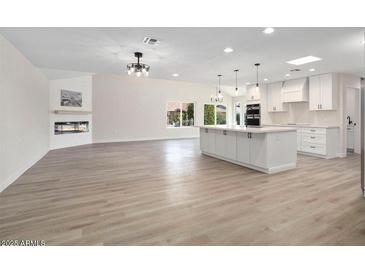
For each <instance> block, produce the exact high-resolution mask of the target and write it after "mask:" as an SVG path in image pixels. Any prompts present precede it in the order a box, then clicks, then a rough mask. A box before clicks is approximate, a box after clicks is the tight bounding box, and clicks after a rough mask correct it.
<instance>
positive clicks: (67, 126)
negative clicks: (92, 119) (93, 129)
mask: <svg viewBox="0 0 365 274" xmlns="http://www.w3.org/2000/svg"><path fill="white" fill-rule="evenodd" d="M85 132H89V122H88V121H82V122H55V124H54V134H55V135H61V134H73V133H85Z"/></svg>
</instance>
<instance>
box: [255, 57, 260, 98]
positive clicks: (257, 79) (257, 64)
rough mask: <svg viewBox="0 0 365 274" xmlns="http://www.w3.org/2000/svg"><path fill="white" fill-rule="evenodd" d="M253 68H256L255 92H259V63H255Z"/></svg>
mask: <svg viewBox="0 0 365 274" xmlns="http://www.w3.org/2000/svg"><path fill="white" fill-rule="evenodd" d="M255 66H256V92H259V91H260V87H259V66H260V63H256V64H255Z"/></svg>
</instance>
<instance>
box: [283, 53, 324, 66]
mask: <svg viewBox="0 0 365 274" xmlns="http://www.w3.org/2000/svg"><path fill="white" fill-rule="evenodd" d="M321 60H322V58H319V57H316V56H311V55H309V56H306V57H302V58H298V59H294V60H291V61H287V63H288V64H291V65H296V66H300V65H304V64H308V63H312V62H316V61H321Z"/></svg>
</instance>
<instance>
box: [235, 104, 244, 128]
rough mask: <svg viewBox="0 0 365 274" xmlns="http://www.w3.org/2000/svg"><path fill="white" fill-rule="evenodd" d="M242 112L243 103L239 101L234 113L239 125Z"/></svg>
mask: <svg viewBox="0 0 365 274" xmlns="http://www.w3.org/2000/svg"><path fill="white" fill-rule="evenodd" d="M241 114H242V112H241V103H240V102H237V103H235V105H234V115H235V116H234V117H235V118H234V119H235V121H236V125H237V126H239V125H241Z"/></svg>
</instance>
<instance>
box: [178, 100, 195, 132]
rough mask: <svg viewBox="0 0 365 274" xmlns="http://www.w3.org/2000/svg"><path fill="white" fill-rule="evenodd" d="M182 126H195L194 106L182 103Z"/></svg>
mask: <svg viewBox="0 0 365 274" xmlns="http://www.w3.org/2000/svg"><path fill="white" fill-rule="evenodd" d="M181 109H182V125H183V127H192V126H194V104H193V103H182V108H181Z"/></svg>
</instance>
